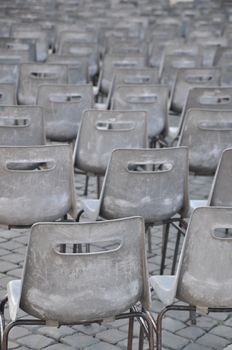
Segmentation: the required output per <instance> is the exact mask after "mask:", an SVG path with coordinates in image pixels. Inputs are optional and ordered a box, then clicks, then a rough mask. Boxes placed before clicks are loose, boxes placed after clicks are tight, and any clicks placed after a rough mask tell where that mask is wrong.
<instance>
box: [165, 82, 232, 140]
mask: <svg viewBox="0 0 232 350" xmlns="http://www.w3.org/2000/svg"><path fill="white" fill-rule="evenodd" d="M191 108H194V109H195V108H197V109H199V108H200V109H211V110H215V111H220V110H231V109H232V88H231V87H220V86H219V87H194V88H192V89H190V90H189V92H188V96H187V99H186V101H185V105H184V108H183V110H182V113H181V117H180V121H179V125H178V127H170V128H169V135H170V136H171V137H172V138H173V139H174V140H175V139H178V137H179V135H180V133H181V130H182V126H183V123H184V120H185V116H186V114H187V111H188V110H189V109H191Z"/></svg>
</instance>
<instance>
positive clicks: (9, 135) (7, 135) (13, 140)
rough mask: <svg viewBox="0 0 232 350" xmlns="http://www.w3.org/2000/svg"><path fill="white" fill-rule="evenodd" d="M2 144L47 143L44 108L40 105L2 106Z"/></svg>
mask: <svg viewBox="0 0 232 350" xmlns="http://www.w3.org/2000/svg"><path fill="white" fill-rule="evenodd" d="M0 145H1V146H30V145H45V131H44V121H43V112H42V109H41V108H40V107H38V106H2V107H1V109H0Z"/></svg>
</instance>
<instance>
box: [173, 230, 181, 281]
mask: <svg viewBox="0 0 232 350" xmlns="http://www.w3.org/2000/svg"><path fill="white" fill-rule="evenodd" d="M180 237H181V232H180V231H179V230H178V232H177V236H176V244H175V250H174V255H173V260H172V270H171V274H172V275H174V274H175V269H176V262H177V256H178V252H179V246H180Z"/></svg>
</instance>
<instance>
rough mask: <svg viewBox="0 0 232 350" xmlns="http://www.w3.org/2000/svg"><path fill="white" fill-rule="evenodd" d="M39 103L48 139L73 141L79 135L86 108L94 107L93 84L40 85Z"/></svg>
mask: <svg viewBox="0 0 232 350" xmlns="http://www.w3.org/2000/svg"><path fill="white" fill-rule="evenodd" d="M37 104H38V105H39V106H42V107H43V112H44V121H45V132H46V136H47V138H48V139H51V140H55V141H71V140H73V139H74V138H76V136H77V132H78V128H79V123H80V121H81V116H82V113H83V111H84V110H85V109H89V108H93V105H94V97H93V88H92V85H91V84H80V85H68V84H67V85H57V84H54V85H40V86H39V89H38V97H37Z"/></svg>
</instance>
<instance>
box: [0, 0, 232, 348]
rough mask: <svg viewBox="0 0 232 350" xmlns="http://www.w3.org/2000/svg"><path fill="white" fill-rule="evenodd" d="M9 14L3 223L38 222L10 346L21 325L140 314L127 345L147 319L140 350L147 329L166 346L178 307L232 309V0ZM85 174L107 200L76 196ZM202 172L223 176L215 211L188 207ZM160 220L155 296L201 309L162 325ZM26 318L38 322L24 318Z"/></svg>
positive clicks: (0, 124) (2, 103)
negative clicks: (154, 304) (150, 263)
mask: <svg viewBox="0 0 232 350" xmlns="http://www.w3.org/2000/svg"><path fill="white" fill-rule="evenodd" d="M19 4H20V7H19ZM0 8H1V15H0V24H1V25H0V48H1V50H0V186H1V189H2V190H1V194H0V223H1V224H3V225H8V227H9V228H12V227H15V226H16V227H18V226H19V227H23V226H27V227H28V226H31V225H33V226H32V228H31V233H30V239H29V243H28V250H27V255H26V259H25V266H24V270H23V275H22V279H21V280H16V281H11V282H10V283H9V284H8V293H7V296H6V298H4V299H3V300H2V301H1V303H0V315H1V327H0V328H1V347H2V349H3V350H5V349H8V335H9V332H10V330H11V329H12V328H13V327H14V326H17V325H23V324H26V325H38V324H39V325H49V324H51V325H53V326H54V325H55V326H60V325H64V324H66V325H72V324H81V323H87V324H88V323H91V322H102V320H104V319H107V318H115V319H121V318H125V317H127V318H129V329H128V349H129V350H130V349H132V340H133V323H134V319H135V318H136V319H137V320H138V321H139V324H140V336H139V349H140V350H141V349H142V348H143V343H144V335H146V337H147V338H148V343H149V349H150V350H151V349H154V347H155V346H156V348H157V350H160V349H161V348H162V336H161V335H162V317H163V315H164V314H165V313H166V311H168V310H169V309H177V308H179V309H181V310H190V311H191V312H192V313H193V312H195V311H196V310H198V309H204V310H206V311H207V312H208V311H221V310H223V311H225V310H230V311H231V307H232V300H231V297H230V298H229V297H228V294H226V290H230V286H231V280H232V276H231V274H230V269H228V268H225V266H230V262H231V257H230V256H231V255H230V253H229V252H230V244H231V236H230V232H231V227H232V226H231V225H232V222H231V212H232V195H231V193H230V192H231V191H230V186H229V181H230V180H229V179H230V177H231V171H232V148H231V147H232V76H231V71H232V66H231V63H230V62H231V57H232V46H231V40H232V18H231V13H232V12H231V6H230V4H229V3H228V2H227V1H221V2H220V3H219V2H218V1H213V0H212V1H210V0H204V1H203V0H202V1H197V0H196V1H193V2H186V3H185V2H177V3H176V4H173V1H171V0H170V1H160V2H155V3H154V1H150V0H142V1H129V0H128V1H120V0H110V1H108V2H105V1H103V0H101V1H98V2H96V3H95V2H93V1H90V0H88V1H82V0H75V1H73V0H68V1H67V2H65V3H64V2H63V1H60V0H53V1H50V2H46V1H41V2H40V3H37V2H36V1H14V0H11V1H9V0H8V1H2V2H1V4H0ZM28 8H29V9H30V11H29V12H28ZM209 14H210V16H209ZM74 170H75V172H76V174H77V175H78V174H79V173H82V174H85V175H86V189H85V194H86V195H87V194H88V188H87V187H88V186H87V185H88V183H87V182H88V177H89V176H90V175H94V176H96V177H97V181H98V182H97V198H94V199H90V198H85V199H84V200H82V201H79V199H77V198H76V193H75V192H76V191H75V184H74ZM189 172H190V175H191V174H194V175H209V176H214V180H213V183H212V188H211V192H210V194H209V198H208V200H207V201H204V202H202V201H193V200H191V199H190V198H189V190H188V182H189ZM77 179H79V177H78V176H77ZM200 199H202V198H199V200H200ZM77 202H78V203H77ZM78 206H79V209H80V210H79V211H78V209H77V207H78ZM194 208H196V209H195V210H193V209H194ZM82 218H84V220H82ZM79 220H81V222H80V223H78V222H76V221H79ZM160 225H161V226H162V230H163V242H162V252H161V265H160V275H158V276H157V275H155V276H151V277H150V282H151V286H152V288H153V289H154V291H155V292H156V293H157V295H158V296H159V297H160V299H161V300H162V301H163V302H164V303H165V304H168V305H169V304H172V303H173V302H174V299H175V297H177V298H179V299H180V300H182V301H184V302H187V303H188V304H190V305H191V306H190V307H189V306H186V305H184V306H178V307H177V306H176V305H174V306H169V307H167V308H165V309H164V310H163V311H162V312H161V313H160V314H159V316H158V319H157V321H156V320H154V318H153V316H152V313H151V299H150V288H149V283H148V282H149V274H148V269H147V260H146V249H145V231H146V232H147V234H148V240H149V244H148V250H149V252H151V251H152V241H151V227H152V226H160ZM171 226H172V227H174V229H175V230H176V231H177V233H176V243H175V249H174V256H173V262H172V267H171V275H168V276H167V275H163V273H164V269H165V261H166V251H167V245H168V238H169V234H170V232H169V231H170V227H171ZM182 235H183V236H184V243H183V246H182V250H181V254H180V257H179V262H178V267H177V269H176V263H177V260H178V256H179V244H180V240H181V236H182ZM206 247H207V248H206ZM218 251H220V254H218V253H215V252H218ZM222 256H223V261H222V259H220V257H222ZM217 257H219V259H217ZM205 260H207V264H206V263H205ZM199 266H201V268H200V269H199ZM212 266H213V268H212ZM199 285H200V287H199ZM225 286H227V287H226V288H225ZM209 290H210V292H212V293H211V294H209ZM93 291H94V293H93ZM205 295H207V298H206V297H205ZM7 302H8V303H9V312H10V319H11V321H10V322H9V323H8V324H7V325H6V326H5V317H4V307H5V305H6V303H7ZM138 303H139V304H140V305H139V306H138ZM20 308H21V309H22V310H23V311H25V312H26V313H28V314H29V315H31V316H34V317H35V318H36V319H33V320H32V319H31V318H28V319H27V318H26V319H19V318H18V315H19V313H18V312H19V309H20ZM193 321H194V319H193ZM154 332H155V333H156V343H155V342H154V334H153V333H154Z"/></svg>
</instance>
